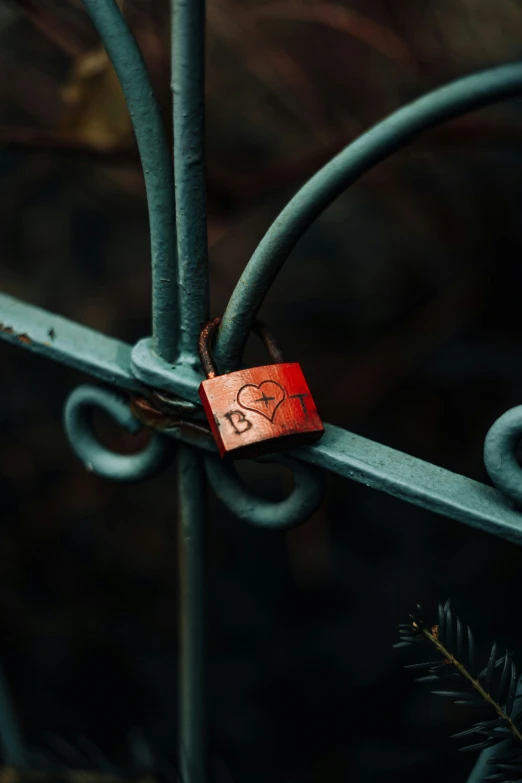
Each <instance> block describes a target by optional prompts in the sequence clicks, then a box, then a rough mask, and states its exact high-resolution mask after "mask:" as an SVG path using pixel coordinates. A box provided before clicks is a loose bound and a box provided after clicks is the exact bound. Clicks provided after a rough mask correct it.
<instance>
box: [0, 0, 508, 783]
mask: <svg viewBox="0 0 522 783" xmlns="http://www.w3.org/2000/svg"><path fill="white" fill-rule="evenodd" d="M124 11H125V14H126V16H127V18H128V20H129V23H130V25H131V26H132V29H133V30H134V32H135V34H136V36H137V38H138V40H139V43H140V45H141V47H142V49H143V52H144V56H145V59H146V61H147V63H148V65H149V67H150V70H151V74H152V78H153V81H154V84H155V86H156V89H157V93H158V97H159V99H160V102H161V105H162V108H163V110H164V112H165V118H166V122H169V115H170V91H169V40H168V29H169V23H168V7H167V3H166V2H165V0H154V1H152V0H128V2H125V4H124ZM207 52H208V81H207V93H208V95H207V98H208V102H207V106H208V112H207V150H208V221H209V244H210V257H211V285H212V312H213V314H218V313H220V312H222V311H223V309H224V307H225V304H226V301H227V298H228V296H229V295H230V292H231V291H232V289H233V286H234V284H235V281H236V280H237V278H238V275H239V274H240V272H241V270H242V269H243V267H244V265H245V263H246V261H247V259H248V258H249V256H250V254H251V252H252V251H253V249H254V247H255V245H256V243H257V242H258V241H259V239H260V238H261V236H262V235H263V233H264V231H265V230H266V229H267V228H268V226H269V224H270V222H271V221H272V219H273V218H274V217H275V216H276V215H277V213H278V211H279V210H280V209H281V208H282V206H283V205H284V204H285V202H286V201H287V200H288V198H289V197H290V196H291V195H292V193H293V192H295V190H296V188H297V187H298V186H299V184H301V183H302V182H303V181H304V180H305V179H306V178H307V177H308V176H310V175H311V174H312V173H313V172H314V171H315V170H316V169H317V168H318V167H319V166H320V165H321V164H322V163H323V162H326V160H328V158H329V157H331V156H332V155H333V154H334V153H336V152H337V151H338V150H339V149H341V148H342V147H343V146H344V145H345V144H346V143H348V142H349V141H350V139H352V138H354V137H356V136H357V135H358V134H359V133H360V132H361V131H362V130H364V129H365V128H367V127H369V126H370V125H371V124H373V123H374V122H376V121H377V120H379V119H380V118H382V117H383V116H384V115H386V114H388V113H389V112H391V111H392V110H393V109H395V108H396V107H398V106H400V105H401V104H402V103H404V102H406V101H408V100H410V99H412V98H414V97H416V96H418V95H420V94H422V93H424V92H425V91H427V90H429V89H431V88H433V87H436V86H438V85H439V84H441V83H444V82H446V81H448V80H450V79H452V78H455V77H457V76H460V75H463V74H466V73H469V72H471V71H472V70H474V69H478V68H482V67H486V66H488V65H492V64H495V63H501V62H505V61H509V60H513V59H516V58H517V57H519V56H520V55H521V54H522V2H520V1H519V0H495V2H492V0H372V1H371V2H364V0H336V2H333V1H332V2H329V1H328V0H307V1H305V0H248V1H247V0H208V50H207ZM0 59H1V71H0V72H1V77H0V170H1V173H2V178H1V184H0V193H1V209H0V246H1V248H2V255H1V261H0V289H1V290H2V291H4V292H7V293H9V294H12V295H14V296H17V297H20V298H22V299H25V300H28V301H30V302H32V303H34V304H37V305H40V306H43V307H46V308H48V309H51V310H55V311H57V312H59V313H60V314H63V315H66V316H68V317H70V318H74V319H75V320H78V321H80V322H82V323H85V324H87V325H89V326H91V327H94V328H97V329H99V330H101V331H103V332H106V333H109V334H113V335H115V336H118V337H120V338H122V339H125V340H127V341H128V342H133V341H135V340H137V339H138V338H140V337H142V336H145V335H147V334H149V331H150V326H149V315H150V312H149V311H150V303H149V299H150V280H149V274H150V273H149V245H148V222H147V212H146V204H145V199H144V188H143V180H142V176H141V171H140V166H139V160H138V158H137V154H136V149H135V146H134V141H133V135H132V129H131V125H130V121H129V117H128V115H127V113H126V109H125V105H124V102H123V99H122V96H121V92H120V90H119V87H118V84H117V81H116V78H115V76H114V73H113V71H112V69H111V66H110V64H109V62H108V60H107V58H106V56H105V54H104V52H103V50H102V49H101V48H100V44H99V41H98V39H97V36H96V34H95V32H94V31H93V29H92V27H91V26H90V24H89V21H88V19H87V17H86V15H85V13H84V11H83V7H82V5H81V2H79V1H76V0H67V1H66V0H0ZM521 109H522V105H521V103H520V102H517V101H512V102H509V103H506V104H502V105H499V106H497V107H494V108H492V109H488V110H485V111H481V112H477V113H474V114H473V115H470V116H469V117H467V118H465V119H463V120H459V121H456V122H453V123H451V124H448V125H446V126H445V127H444V128H441V129H439V130H436V131H433V132H430V133H428V134H426V135H425V136H424V137H423V138H422V139H420V140H418V141H417V142H415V143H414V144H413V145H412V146H411V147H410V148H408V149H407V150H406V151H404V152H402V153H400V154H399V155H397V156H396V157H394V158H393V159H391V160H390V161H388V162H387V163H385V164H384V165H381V166H380V167H379V168H378V169H376V170H375V171H374V172H373V173H371V174H370V175H368V176H366V177H365V178H364V179H363V180H362V181H361V182H360V183H359V184H358V185H356V186H355V187H353V188H352V189H351V190H350V191H349V192H348V193H346V194H345V195H344V196H343V197H342V198H341V199H339V200H338V201H337V202H336V203H335V204H334V205H333V206H332V207H331V208H330V209H329V210H328V211H327V212H326V213H325V214H324V215H323V216H322V218H321V219H320V220H319V221H318V222H317V223H316V225H315V226H314V227H313V228H312V229H311V230H310V231H309V232H308V234H307V235H306V237H305V238H304V239H303V240H302V241H301V243H300V244H299V246H298V247H297V249H296V250H295V252H294V253H293V255H292V257H291V258H290V260H289V261H288V263H287V264H286V267H285V269H284V270H283V272H282V273H281V275H280V276H279V278H278V280H277V281H276V283H275V285H274V286H273V289H272V291H271V293H270V295H269V297H268V299H267V302H266V304H265V306H264V308H263V311H262V315H263V318H264V319H265V320H266V321H268V322H269V323H270V325H271V326H272V328H273V330H274V332H275V333H276V334H277V336H278V338H279V342H280V343H281V345H282V347H283V349H284V352H285V356H286V357H288V358H289V360H298V361H300V362H301V364H302V366H303V368H304V370H305V373H306V375H307V378H308V381H309V383H310V386H311V387H312V389H313V392H314V396H315V398H316V402H317V403H318V406H319V409H320V411H321V413H322V415H323V417H324V419H325V420H327V421H330V422H333V423H335V424H338V425H340V426H342V427H346V428H348V429H351V430H353V431H355V432H357V433H359V434H361V435H364V436H366V437H369V438H371V439H374V440H378V441H380V442H382V443H385V444H387V445H390V446H393V447H395V448H397V449H401V450H403V451H406V452H408V453H411V454H413V455H415V456H417V457H420V458H423V459H426V460H428V461H431V462H433V463H435V464H437V465H441V466H443V467H445V468H448V469H450V470H453V471H457V472H459V473H463V474H465V475H466V476H470V477H472V478H475V479H478V480H481V481H486V482H487V481H488V479H487V477H486V475H485V471H484V468H483V465H482V443H483V439H484V436H485V434H486V432H487V430H488V428H489V426H490V425H491V424H492V423H493V421H494V420H495V418H496V417H497V416H498V415H500V414H501V413H503V412H504V411H505V410H506V409H507V408H509V407H511V406H513V405H517V404H520V403H521V402H522V369H521V362H520V355H521V350H522V324H521V319H520V298H521V294H522V263H521V250H522V224H521V221H520V218H519V215H520V209H521V206H522V110H521ZM250 351H251V353H250V358H251V360H252V362H254V361H259V360H261V358H262V354H261V353H260V351H259V348H258V347H256V345H255V344H253V345H252V346H251V347H250ZM0 368H1V375H0V377H1V384H0V639H1V644H0V661H1V662H2V664H3V667H4V670H5V677H6V679H7V682H8V685H9V687H10V690H11V692H12V698H13V703H14V705H15V708H16V710H17V712H18V715H19V718H20V722H21V725H22V727H23V731H24V733H25V736H26V738H27V742H28V743H29V744H31V746H33V747H35V748H38V749H39V750H40V754H41V755H44V756H45V755H46V754H47V756H48V757H53V754H54V757H58V756H60V754H61V758H62V761H64V763H67V764H70V765H71V766H74V765H76V766H77V767H78V766H81V765H82V764H83V762H82V761H81V760H78V759H76V760H75V759H74V758H73V756H74V754H75V752H76V751H74V750H71V747H72V748H78V747H80V746H81V744H82V743H83V747H84V748H85V747H86V742H87V741H88V742H90V743H91V746H92V744H93V745H94V746H95V748H96V749H97V750H94V751H90V753H91V755H93V756H96V757H97V758H98V759H99V758H101V756H102V755H103V757H106V758H107V759H108V761H109V762H111V763H113V764H117V765H119V766H123V767H125V766H126V765H128V764H129V763H130V761H129V759H132V758H134V759H135V760H136V758H138V757H139V758H141V759H142V763H143V764H144V765H145V766H146V762H145V761H143V759H144V758H145V757H147V756H150V755H151V754H152V755H153V756H154V757H155V759H156V762H155V766H156V767H161V770H163V771H162V772H161V771H160V772H158V778H157V779H159V777H160V773H161V774H163V775H165V776H166V779H168V777H169V775H171V774H172V773H171V772H169V770H172V767H170V766H169V764H170V765H173V764H175V761H176V759H175V747H176V731H177V729H176V723H177V715H176V704H177V685H176V660H177V639H176V634H177V631H176V590H177V574H176V552H175V536H174V535H173V529H174V527H175V517H176V502H177V501H176V493H175V479H174V471H173V470H172V469H171V470H169V471H168V472H167V473H165V474H164V475H162V476H161V477H159V478H156V479H154V480H153V481H150V482H148V483H146V484H144V485H139V486H131V487H128V486H120V485H118V484H112V483H110V482H108V481H105V480H101V479H98V478H97V477H95V476H92V475H90V474H88V473H87V472H85V470H84V469H83V467H82V466H81V464H80V463H79V462H78V460H77V459H76V458H75V457H74V456H73V454H72V453H71V451H70V449H69V447H68V445H67V443H66V440H65V436H64V433H63V429H62V423H61V417H62V409H63V403H64V400H65V398H66V396H67V394H68V393H69V392H70V391H71V390H72V389H73V388H74V386H75V385H76V384H77V383H78V382H80V381H81V380H82V379H81V378H80V376H78V375H76V374H75V373H73V372H71V371H69V370H67V369H65V368H63V367H60V366H54V365H51V364H49V363H47V362H45V361H44V360H42V359H39V358H35V357H34V356H31V355H29V354H26V353H24V352H23V351H21V350H19V349H15V348H12V347H9V346H7V345H3V344H2V345H0ZM243 473H244V475H245V478H246V480H247V481H248V482H249V483H250V485H251V486H252V487H253V488H255V489H256V490H258V491H262V492H265V493H267V494H269V495H271V496H273V497H277V496H279V495H281V494H283V493H284V492H285V488H287V487H288V476H287V475H286V474H284V473H279V471H278V470H277V469H275V468H273V467H272V468H268V467H266V466H263V467H261V466H257V465H250V464H249V465H246V466H244V467H243ZM209 504H210V511H211V513H210V517H209V524H208V587H209V590H208V594H209V600H208V626H209V627H208V634H209V636H208V638H209V641H208V653H209V666H208V693H209V721H210V737H209V743H210V748H211V752H212V754H213V757H216V758H217V759H218V760H216V761H214V762H213V765H214V766H213V769H215V770H217V771H215V772H214V773H213V775H216V776H217V778H216V779H220V780H221V779H223V780H224V781H227V780H229V779H230V778H229V775H230V776H231V778H232V780H234V781H236V782H237V783H266V782H267V781H270V783H325V782H326V781H328V783H341V782H343V783H344V781H348V780H350V781H352V782H353V783H369V781H380V782H381V783H393V782H395V781H401V782H402V781H414V780H415V781H417V780H423V781H426V783H430V782H431V781H439V780H441V779H442V780H444V781H448V782H450V781H455V783H457V782H459V783H460V781H465V779H466V775H467V772H468V770H469V769H470V767H471V765H472V764H473V761H474V758H472V756H471V755H469V754H460V753H459V752H458V744H457V742H456V741H455V740H450V739H448V737H449V735H450V734H451V733H453V732H456V731H459V730H462V729H465V728H467V727H468V725H469V723H470V716H469V715H468V714H467V713H466V711H465V710H464V708H459V707H457V706H454V705H452V704H451V702H446V701H443V700H440V699H437V697H435V696H431V695H430V694H429V692H428V690H429V689H428V688H427V687H423V686H422V685H415V684H414V682H413V679H414V676H413V673H412V672H409V671H404V670H403V668H402V667H403V665H404V664H405V663H409V662H411V661H412V659H411V656H410V654H409V652H408V651H406V652H404V651H397V650H393V649H392V645H393V644H394V642H396V641H397V631H396V627H397V623H399V622H404V621H406V620H407V615H408V612H409V611H410V610H411V609H412V608H413V607H414V605H415V604H416V603H417V602H420V603H422V604H423V605H424V606H425V612H426V615H427V616H428V618H429V617H430V616H431V615H432V614H433V618H435V615H434V610H435V606H436V603H437V601H438V600H445V599H446V598H448V597H451V598H452V599H453V601H454V605H455V608H456V609H457V610H458V612H459V613H460V615H461V616H462V618H463V620H465V621H466V622H467V623H469V624H471V625H472V627H473V628H474V630H475V633H476V636H477V638H478V640H479V650H480V651H481V652H482V654H483V655H485V654H486V647H487V646H488V643H491V641H493V639H495V638H496V639H498V640H499V641H500V642H501V643H502V644H504V645H506V646H507V647H508V649H510V650H514V651H515V657H517V655H516V651H517V650H519V651H521V652H522V629H521V626H520V625H519V623H518V622H517V620H518V616H517V609H516V607H517V606H518V603H517V601H518V598H517V596H518V589H519V587H520V576H519V575H518V572H519V569H520V567H521V566H522V553H521V552H520V550H519V549H518V548H517V547H515V546H513V545H510V544H507V543H504V542H502V541H500V540H497V539H495V538H493V537H492V536H489V535H486V534H483V533H479V532H478V531H475V530H472V529H470V528H467V527H465V526H463V525H460V524H457V523H456V522H453V521H451V520H447V519H444V518H442V517H438V516H435V515H433V514H430V513H427V512H424V511H421V510H419V509H417V508H415V507H412V506H409V505H407V504H405V503H402V502H400V501H398V500H395V499H392V498H389V497H387V496H386V495H384V494H382V493H379V492H377V491H373V490H369V489H367V488H365V487H363V486H360V485H358V484H354V483H351V482H349V481H346V480H344V479H339V478H336V477H330V478H329V480H328V496H327V499H326V501H325V503H324V505H323V506H322V508H321V509H320V511H318V512H317V513H316V514H315V515H314V517H313V519H312V520H310V522H309V523H308V524H307V525H305V526H303V527H301V528H298V529H296V530H293V531H291V532H288V533H284V534H283V533H267V532H262V531H259V530H257V529H255V528H253V527H249V526H247V525H245V524H242V523H240V522H238V521H237V520H235V519H234V518H232V517H231V515H230V514H229V513H228V512H227V511H226V510H225V509H224V508H223V507H222V506H220V505H219V503H218V502H217V501H216V500H215V499H214V498H213V497H209ZM518 659H519V661H520V660H521V659H522V656H518ZM49 735H51V736H49ZM82 737H83V738H87V740H86V739H83V740H82V739H81V738H82ZM87 755H89V754H88V753H87ZM219 759H220V760H219ZM84 765H85V764H84ZM227 770H228V771H227ZM155 774H156V773H155ZM155 779H156V778H155ZM170 779H172V777H171V778H170Z"/></svg>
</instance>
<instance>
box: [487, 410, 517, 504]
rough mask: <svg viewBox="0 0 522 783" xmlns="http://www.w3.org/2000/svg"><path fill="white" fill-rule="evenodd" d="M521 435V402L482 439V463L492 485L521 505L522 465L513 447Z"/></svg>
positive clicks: (502, 417) (501, 418)
mask: <svg viewBox="0 0 522 783" xmlns="http://www.w3.org/2000/svg"><path fill="white" fill-rule="evenodd" d="M521 438H522V405H518V406H517V407H516V408H511V410H509V411H506V413H504V414H503V415H502V416H501V417H500V418H499V419H497V420H496V422H495V423H494V424H493V426H492V427H491V429H490V430H489V432H488V434H487V435H486V439H485V441H484V464H485V466H486V470H487V472H488V473H489V477H490V479H491V481H492V482H493V484H494V485H495V486H496V487H497V489H499V490H500V491H501V492H503V493H504V494H505V495H507V496H508V498H509V499H510V500H512V501H513V503H514V504H515V506H516V507H517V508H518V509H520V508H522V468H521V467H520V465H519V463H518V460H517V457H516V448H517V445H518V442H519V441H520V439H521Z"/></svg>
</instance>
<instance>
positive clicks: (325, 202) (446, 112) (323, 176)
mask: <svg viewBox="0 0 522 783" xmlns="http://www.w3.org/2000/svg"><path fill="white" fill-rule="evenodd" d="M521 92H522V63H514V64H509V65H503V66H500V67H497V68H491V69H489V70H486V71H482V72H481V73H476V74H472V75H471V76H466V77H464V78H463V79H458V80H456V81H454V82H451V83H450V84H447V85H445V86H444V87H440V88H438V89H437V90H434V91H433V92H429V93H427V95H423V96H422V97H421V98H419V99H418V100H416V101H414V102H413V103H410V104H409V105H407V106H404V107H402V108H401V109H398V111H396V112H394V113H393V114H391V115H390V116H389V117H387V118H386V119H384V120H383V121H382V122H380V123H378V124H377V125H375V126H374V127H373V128H371V129H370V130H368V131H366V133H363V134H362V136H359V138H358V139H356V140H355V141H354V142H352V144H350V145H348V146H347V147H345V149H344V150H342V152H340V153H339V154H338V155H337V156H336V157H334V158H332V160H330V161H329V162H328V163H327V164H326V165H325V166H323V168H322V169H321V170H320V171H318V172H317V174H315V175H314V176H313V177H312V178H311V179H310V180H309V181H308V182H307V183H306V184H305V185H304V186H303V187H302V188H301V190H299V191H298V192H297V193H296V195H295V196H294V197H293V199H292V200H291V201H290V202H289V203H288V204H287V206H286V207H285V208H284V209H283V211H282V212H281V214H280V215H279V216H278V217H277V218H276V220H275V221H274V223H273V224H272V225H271V226H270V228H269V230H268V231H267V233H266V234H265V236H264V237H263V239H262V240H261V242H260V243H259V245H258V247H257V248H256V250H255V252H254V254H253V255H252V258H251V259H250V261H249V262H248V264H247V266H246V268H245V270H244V272H243V274H242V275H241V277H240V279H239V281H238V283H237V285H236V287H235V288H234V291H233V293H232V296H231V297H230V301H229V303H228V305H227V308H226V310H225V313H224V315H223V321H222V323H221V327H220V330H219V333H218V335H217V340H216V347H215V351H214V354H215V358H216V361H217V363H218V367H219V369H220V372H229V371H230V370H233V369H235V368H236V367H237V366H238V364H239V360H240V358H241V354H242V352H243V348H244V346H245V343H246V340H247V338H248V335H249V333H250V330H251V328H252V324H253V323H254V320H255V318H256V315H257V312H258V310H259V308H260V306H261V304H262V302H263V299H264V297H265V296H266V294H267V292H268V290H269V288H270V286H271V285H272V283H273V282H274V280H275V278H276V276H277V274H278V273H279V271H280V269H281V268H282V266H283V264H284V262H285V261H286V259H287V258H288V256H289V254H290V253H291V251H292V250H293V248H294V246H295V245H296V244H297V242H298V241H299V239H301V237H302V236H303V234H304V233H305V231H306V230H307V229H308V228H309V227H310V225H311V224H312V223H313V222H314V220H315V219H316V218H317V217H319V215H320V214H321V212H323V210H325V209H326V207H328V206H329V205H330V204H331V203H332V202H333V201H334V200H335V199H336V198H337V197H338V196H340V195H341V193H342V192H343V191H344V190H346V188H348V187H349V186H350V185H352V184H353V183H354V182H355V181H356V180H357V179H359V177H361V176H362V175H363V174H365V173H366V172H367V171H369V170H370V169H371V168H372V167H373V166H375V165H376V164H377V163H380V162H381V161H383V160H384V159H385V158H387V157H389V156H390V155H392V154H393V153H394V152H396V151H397V150H399V149H401V148H402V147H404V146H405V145H406V144H408V143H409V142H410V141H412V140H413V139H414V138H415V137H416V136H418V135H419V134H420V133H422V132H423V131H425V130H428V128H432V127H434V126H436V125H440V124H441V123H443V122H446V121H447V120H450V119H453V118H455V117H458V116H460V115H462V114H467V113H468V112H470V111H473V110H474V109H478V108H480V107H482V106H486V105H488V104H491V103H495V102H497V101H500V100H502V99H504V98H511V97H514V96H515V95H518V94H520V93H521Z"/></svg>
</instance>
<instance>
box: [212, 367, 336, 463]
mask: <svg viewBox="0 0 522 783" xmlns="http://www.w3.org/2000/svg"><path fill="white" fill-rule="evenodd" d="M199 396H200V397H201V401H202V403H203V408H204V409H205V413H206V414H207V418H208V421H209V424H210V427H211V428H212V432H213V434H214V437H215V438H216V442H217V444H218V448H219V453H220V454H221V456H222V457H223V456H224V455H225V454H231V455H232V456H234V457H251V456H255V455H256V454H262V453H267V452H270V451H277V450H278V449H283V448H288V447H291V446H297V445H303V444H305V443H311V442H313V441H315V440H318V439H319V438H320V437H321V435H322V434H323V433H324V427H323V424H322V421H321V419H320V417H319V414H318V413H317V408H316V407H315V403H314V400H313V397H312V395H311V393H310V389H309V388H308V385H307V383H306V381H305V378H304V375H303V372H302V370H301V367H300V365H299V364H297V363H285V364H269V365H266V366H264V367H251V368H249V369H246V370H238V371H237V372H232V373H229V374H228V375H218V376H217V377H216V378H209V379H208V380H206V381H203V383H202V384H201V386H200V388H199Z"/></svg>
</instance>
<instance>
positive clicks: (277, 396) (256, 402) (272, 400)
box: [237, 381, 286, 421]
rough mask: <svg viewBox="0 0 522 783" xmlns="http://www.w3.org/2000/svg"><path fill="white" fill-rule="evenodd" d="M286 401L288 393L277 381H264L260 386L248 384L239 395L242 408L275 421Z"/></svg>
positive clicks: (238, 399) (238, 398)
mask: <svg viewBox="0 0 522 783" xmlns="http://www.w3.org/2000/svg"><path fill="white" fill-rule="evenodd" d="M285 399H286V391H285V390H284V389H283V387H282V386H281V384H279V383H277V381H262V382H261V383H260V384H259V386H256V385H255V383H247V384H246V385H245V386H242V387H241V389H240V390H239V391H238V393H237V401H238V403H239V405H241V407H242V408H246V409H247V410H248V411H254V413H259V414H260V415H261V416H264V417H265V419H268V421H273V420H274V416H275V415H276V413H277V410H278V408H279V406H280V405H281V403H282V402H284V401H285Z"/></svg>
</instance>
